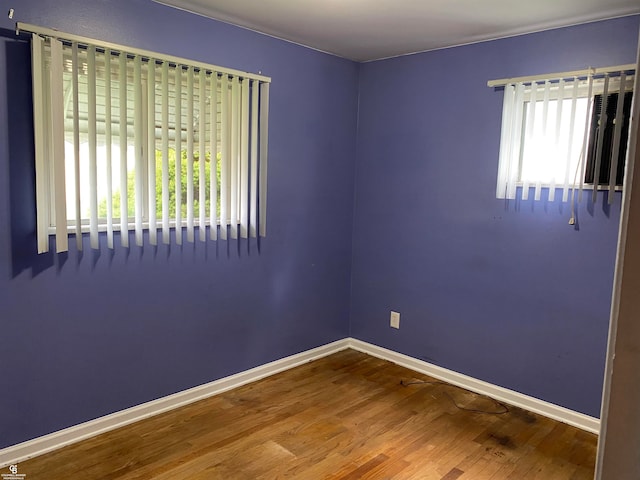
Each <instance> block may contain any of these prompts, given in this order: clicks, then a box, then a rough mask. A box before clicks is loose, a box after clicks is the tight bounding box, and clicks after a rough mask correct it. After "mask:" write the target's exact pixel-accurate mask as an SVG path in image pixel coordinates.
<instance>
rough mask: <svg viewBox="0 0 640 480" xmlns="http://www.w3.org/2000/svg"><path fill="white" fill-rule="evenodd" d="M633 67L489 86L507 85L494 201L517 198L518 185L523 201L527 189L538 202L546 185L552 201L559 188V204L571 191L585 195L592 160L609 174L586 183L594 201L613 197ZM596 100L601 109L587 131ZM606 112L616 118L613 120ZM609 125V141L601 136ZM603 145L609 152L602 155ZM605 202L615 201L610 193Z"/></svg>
mask: <svg viewBox="0 0 640 480" xmlns="http://www.w3.org/2000/svg"><path fill="white" fill-rule="evenodd" d="M630 67H632V66H631V65H625V66H622V68H620V69H616V68H615V67H612V68H609V69H599V70H598V71H596V70H589V71H586V74H583V73H585V72H567V73H565V74H555V75H550V76H549V77H548V78H541V77H542V76H540V77H530V78H522V79H511V80H504V81H503V80H495V81H490V82H489V83H488V84H489V86H492V87H493V86H504V101H503V110H502V130H501V139H500V155H499V167H498V181H497V189H496V196H497V198H505V199H515V198H516V190H517V187H518V186H521V187H522V189H521V197H522V199H523V200H526V199H527V198H528V196H529V190H530V188H531V187H533V189H534V190H533V191H534V196H535V200H540V198H541V190H542V188H543V187H548V188H549V196H548V199H549V201H554V199H555V194H556V188H557V187H560V188H562V201H564V202H566V201H568V200H569V194H570V192H571V191H572V189H575V188H578V189H579V195H580V196H582V189H583V188H584V186H585V169H586V166H587V161H588V158H587V157H588V155H589V154H591V160H590V161H591V162H592V163H593V165H592V166H591V168H593V169H595V171H596V172H599V171H600V169H601V163H603V162H606V165H607V167H608V168H609V169H610V171H609V174H608V175H607V178H608V181H607V183H606V184H602V182H601V180H600V176H599V175H595V176H594V177H593V180H592V182H590V183H591V187H592V188H593V192H592V199H593V201H595V200H596V195H597V192H598V190H599V189H608V190H611V191H613V190H614V189H615V187H616V178H617V177H618V175H617V172H618V165H619V162H618V157H619V152H620V144H621V135H622V132H623V128H626V129H628V127H627V126H625V125H626V124H628V115H626V114H625V111H626V109H625V108H624V102H625V98H628V99H629V98H630V97H629V95H627V96H626V97H625V92H630V91H631V90H632V88H633V82H632V80H633V75H634V71H633V70H631V69H630ZM596 95H598V96H599V97H598V98H601V99H602V100H601V103H602V104H601V105H600V107H599V108H598V109H597V111H595V114H596V117H597V118H595V125H594V126H592V125H591V123H592V117H593V116H594V98H596ZM608 101H615V102H616V103H617V108H615V109H611V108H607V102H608ZM608 112H614V117H615V118H613V121H612V122H611V119H608V118H607V115H608ZM608 121H609V123H610V124H611V126H612V129H613V134H612V138H605V130H606V129H605V128H604V126H605V125H607V124H608V123H607V122H608ZM590 140H591V141H590ZM607 141H608V143H607ZM607 144H610V145H611V146H612V148H610V149H607V148H606V147H605V146H606V145H607ZM605 157H606V158H605ZM540 172H544V173H540ZM608 201H609V202H610V203H611V202H612V201H613V195H609V196H608Z"/></svg>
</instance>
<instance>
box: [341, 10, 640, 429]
mask: <svg viewBox="0 0 640 480" xmlns="http://www.w3.org/2000/svg"><path fill="white" fill-rule="evenodd" d="M639 20H640V17H637V16H636V17H628V18H622V19H617V20H613V21H607V22H599V23H592V24H586V25H581V26H576V27H572V28H564V29H558V30H552V31H547V32H542V33H537V34H532V35H525V36H519V37H514V38H508V39H502V40H496V41H491V42H484V43H480V44H475V45H468V46H462V47H457V48H451V49H446V50H440V51H434V52H428V53H423V54H418V55H411V56H406V57H401V58H395V59H390V60H385V61H379V62H372V63H367V64H364V65H362V66H361V70H360V108H359V131H358V146H357V148H358V153H357V159H356V207H355V218H354V241H353V252H354V256H353V264H352V307H351V336H353V337H356V338H359V339H362V340H365V341H368V342H372V343H375V344H378V345H381V346H384V347H387V348H390V349H392V350H396V351H399V352H402V353H405V354H408V355H411V356H413V357H416V358H421V359H424V360H427V361H429V362H432V363H435V364H437V365H441V366H443V367H446V368H449V369H452V370H455V371H458V372H461V373H464V374H467V375H471V376H473V377H476V378H479V379H482V380H486V381H488V382H491V383H494V384H497V385H501V386H504V387H507V388H510V389H513V390H516V391H519V392H523V393H525V394H528V395H531V396H534V397H537V398H541V399H543V400H547V401H550V402H553V403H555V404H558V405H562V406H565V407H568V408H571V409H574V410H577V411H580V412H584V413H586V414H589V415H593V416H599V408H600V396H601V388H602V380H603V370H604V360H605V350H606V342H607V330H608V320H609V306H610V297H611V289H612V281H613V268H614V259H615V250H616V239H617V233H618V222H619V211H620V195H616V198H615V202H614V205H613V206H612V207H611V208H609V207H608V206H607V204H606V203H604V204H603V201H602V199H601V200H599V201H598V203H597V204H596V205H589V204H588V203H587V202H583V203H582V204H581V205H580V207H579V209H578V218H579V229H574V228H572V227H570V226H569V225H568V224H567V221H568V219H569V216H570V211H569V206H568V204H562V202H561V201H559V200H557V201H555V202H548V201H547V200H543V201H542V202H533V201H527V202H523V201H515V202H514V201H511V202H507V203H505V201H503V200H497V199H496V198H495V186H496V175H497V168H498V149H499V139H500V118H501V108H502V92H500V91H495V90H493V89H490V88H488V87H487V80H492V79H497V78H504V77H514V76H520V75H531V74H539V73H547V72H559V71H565V70H574V69H582V68H585V67H586V66H594V67H599V66H609V65H617V64H626V63H635V58H636V48H637V42H638V26H639ZM547 193H548V192H544V196H545V197H546V194H547ZM556 198H558V196H556ZM601 198H604V196H603V197H601ZM390 310H397V311H399V312H400V313H401V322H400V323H401V329H400V330H393V329H390V328H389V311H390Z"/></svg>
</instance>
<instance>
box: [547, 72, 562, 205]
mask: <svg viewBox="0 0 640 480" xmlns="http://www.w3.org/2000/svg"><path fill="white" fill-rule="evenodd" d="M563 103H564V80H563V79H560V81H559V82H558V100H557V102H556V105H557V107H556V124H555V134H556V135H555V153H554V155H553V157H552V158H551V161H552V162H553V163H554V167H552V168H551V171H552V172H555V171H556V170H555V164H561V163H562V162H563V161H564V159H563V158H562V153H561V152H560V131H561V130H560V129H561V126H562V107H563ZM555 197H556V177H555V173H553V176H552V177H551V183H550V185H549V201H550V202H553V201H554V200H555Z"/></svg>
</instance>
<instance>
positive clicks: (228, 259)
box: [0, 0, 358, 448]
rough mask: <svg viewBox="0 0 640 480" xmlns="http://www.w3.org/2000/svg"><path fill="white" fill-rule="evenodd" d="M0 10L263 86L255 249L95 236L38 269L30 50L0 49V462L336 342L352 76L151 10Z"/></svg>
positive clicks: (216, 25)
mask: <svg viewBox="0 0 640 480" xmlns="http://www.w3.org/2000/svg"><path fill="white" fill-rule="evenodd" d="M3 4H7V8H8V7H9V6H11V7H14V8H15V17H14V20H13V21H16V20H17V21H20V22H25V23H32V24H37V25H42V26H45V27H50V28H56V29H60V30H62V31H67V32H71V33H75V34H79V35H85V36H91V37H94V38H98V39H103V40H107V41H111V42H117V43H121V44H126V45H130V46H133V47H138V48H144V49H149V50H153V51H158V52H162V53H166V54H171V55H177V56H181V57H187V58H192V59H197V60H200V61H204V62H209V63H213V64H216V65H222V66H225V67H229V68H235V69H239V70H246V71H251V72H258V71H261V72H262V73H263V74H264V75H269V76H271V77H272V81H273V83H272V88H271V114H270V135H269V140H270V141H269V153H270V156H269V193H268V232H267V233H268V236H267V237H266V238H265V239H263V240H262V241H261V244H260V251H258V245H257V243H256V242H255V240H252V241H250V242H246V241H241V242H240V243H239V244H238V243H237V242H229V243H226V242H217V244H216V243H208V244H206V245H203V244H200V243H196V244H195V245H189V244H186V245H184V246H183V247H182V248H178V247H176V246H172V247H170V248H169V247H167V246H160V247H158V248H157V249H153V248H149V247H145V248H139V247H132V248H131V249H130V250H127V249H122V248H119V247H118V248H116V249H115V251H114V252H113V253H112V252H110V251H109V250H108V249H107V248H106V246H105V245H104V240H105V239H104V238H102V239H101V240H102V242H103V244H102V247H101V249H100V251H99V252H98V253H96V252H94V251H92V250H91V249H90V248H89V244H88V241H85V244H84V247H85V250H84V253H83V254H80V255H79V254H78V252H76V251H74V250H73V245H74V242H73V241H72V242H70V244H71V245H72V251H70V252H69V253H68V255H66V254H65V255H53V254H50V255H41V256H37V255H36V254H35V243H34V241H35V237H34V229H35V222H34V218H35V207H34V196H33V195H34V193H33V178H34V177H33V175H34V174H33V146H32V145H33V138H32V134H31V131H32V126H31V121H32V120H31V118H32V117H31V100H30V93H29V90H30V67H29V48H30V47H29V44H28V43H26V42H24V41H22V42H21V41H17V40H16V39H15V38H13V39H9V38H6V37H2V38H1V39H0V331H1V332H2V333H1V342H0V343H1V345H0V448H2V447H6V446H8V445H12V444H15V443H18V442H21V441H25V440H28V439H31V438H34V437H37V436H40V435H43V434H46V433H50V432H53V431H55V430H58V429H61V428H64V427H69V426H72V425H75V424H77V423H80V422H83V421H87V420H90V419H93V418H96V417H99V416H101V415H105V414H108V413H111V412H114V411H117V410H121V409H123V408H127V407H130V406H133V405H136V404H139V403H142V402H145V401H149V400H152V399H154V398H158V397H162V396H164V395H168V394H171V393H173V392H177V391H180V390H183V389H186V388H189V387H193V386H195V385H199V384H202V383H205V382H209V381H212V380H215V379H216V378H220V377H222V376H225V375H229V374H232V373H234V372H238V371H242V370H246V369H248V368H251V367H254V366H256V365H260V364H264V363H266V362H269V361H272V360H275V359H278V358H281V357H284V356H287V355H291V354H294V353H297V352H300V351H303V350H307V349H309V348H313V347H316V346H318V345H322V344H325V343H328V342H331V341H333V340H336V339H340V338H344V337H345V336H347V334H348V315H349V288H350V287H349V282H350V262H351V231H352V216H353V207H352V205H353V169H354V162H353V159H354V156H355V136H356V114H357V78H358V67H357V65H356V64H354V63H352V62H349V61H347V60H343V59H339V58H337V57H334V56H331V55H326V54H322V53H319V52H316V51H312V50H310V49H306V48H303V47H300V46H297V45H294V44H291V43H287V42H283V41H280V40H276V39H274V38H271V37H267V36H263V35H259V34H256V33H254V32H251V31H248V30H244V29H241V28H236V27H232V26H230V25H227V24H224V23H220V22H216V21H212V20H208V19H205V18H203V17H200V16H197V15H192V14H189V13H186V12H182V11H178V10H175V9H172V8H169V7H166V6H163V5H160V4H157V3H154V2H151V1H150V0H110V1H105V0H100V1H91V2H87V1H85V0H59V1H55V2H52V1H45V0H22V1H21V2H17V3H16V4H12V5H8V3H7V2H3ZM4 11H5V12H6V9H4ZM13 21H10V20H8V19H7V18H6V16H5V14H4V13H3V15H2V18H0V28H3V29H9V30H12V29H13V28H14V24H13ZM6 33H7V32H5V34H6ZM336 79H339V81H336ZM85 240H87V239H85ZM132 245H133V243H132Z"/></svg>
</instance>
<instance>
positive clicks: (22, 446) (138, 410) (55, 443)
mask: <svg viewBox="0 0 640 480" xmlns="http://www.w3.org/2000/svg"><path fill="white" fill-rule="evenodd" d="M347 348H349V339H346V338H345V339H342V340H338V341H336V342H333V343H329V344H327V345H323V346H320V347H317V348H313V349H311V350H307V351H305V352H301V353H298V354H296V355H291V356H289V357H285V358H281V359H280V360H275V361H273V362H270V363H266V364H264V365H260V366H259V367H255V368H252V369H250V370H245V371H244V372H240V373H237V374H235V375H231V376H229V377H224V378H221V379H219V380H215V381H213V382H210V383H206V384H204V385H200V386H197V387H194V388H190V389H188V390H184V391H182V392H178V393H174V394H173V395H169V396H166V397H162V398H159V399H157V400H152V401H150V402H146V403H143V404H140V405H136V406H135V407H131V408H127V409H125V410H121V411H119V412H115V413H112V414H110V415H106V416H104V417H100V418H96V419H95V420H90V421H88V422H84V423H81V424H79V425H75V426H73V427H69V428H65V429H64V430H59V431H57V432H53V433H50V434H48V435H43V436H42V437H38V438H34V439H33V440H28V441H26V442H23V443H18V444H16V445H12V446H10V447H7V448H3V449H2V450H0V468H3V467H5V466H7V465H11V464H16V463H20V462H23V461H25V460H27V459H29V458H33V457H36V456H38V455H42V454H44V453H47V452H51V451H53V450H56V449H58V448H61V447H64V446H66V445H70V444H72V443H76V442H79V441H81V440H86V439H87V438H90V437H94V436H96V435H99V434H101V433H105V432H108V431H110V430H114V429H116V428H119V427H123V426H125V425H128V424H130V423H134V422H137V421H139V420H143V419H145V418H148V417H151V416H154V415H158V414H160V413H164V412H167V411H169V410H173V409H174V408H178V407H182V406H184V405H187V404H189V403H193V402H197V401H198V400H202V399H205V398H208V397H211V396H214V395H218V394H220V393H222V392H226V391H227V390H231V389H234V388H237V387H240V386H242V385H246V384H247V383H251V382H255V381H257V380H261V379H263V378H265V377H268V376H270V375H275V374H276V373H280V372H282V371H284V370H288V369H290V368H293V367H297V366H298V365H302V364H304V363H307V362H311V361H312V360H316V359H318V358H322V357H326V356H328V355H331V354H333V353H336V352H339V351H340V350H345V349H347Z"/></svg>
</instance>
